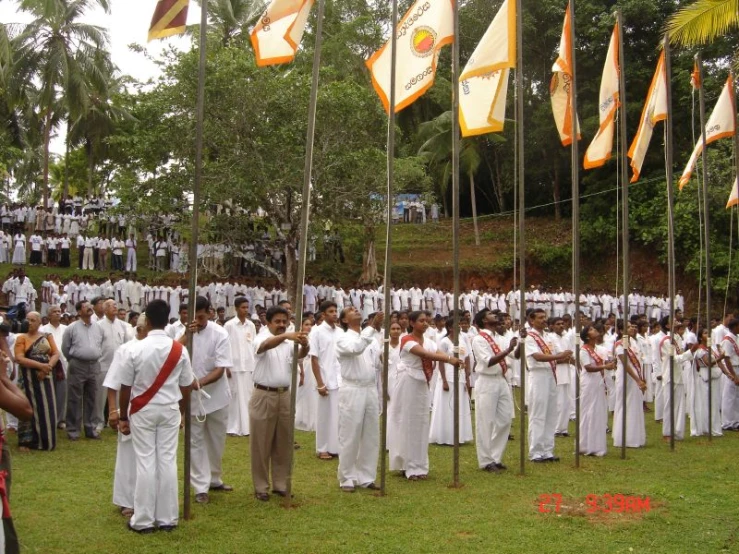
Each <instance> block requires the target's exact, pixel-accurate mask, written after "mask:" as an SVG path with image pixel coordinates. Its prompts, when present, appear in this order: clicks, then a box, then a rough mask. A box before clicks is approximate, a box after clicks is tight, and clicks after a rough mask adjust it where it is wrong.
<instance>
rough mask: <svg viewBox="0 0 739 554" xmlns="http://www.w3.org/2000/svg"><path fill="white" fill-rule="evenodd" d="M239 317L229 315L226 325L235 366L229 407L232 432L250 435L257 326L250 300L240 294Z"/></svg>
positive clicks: (229, 423)
mask: <svg viewBox="0 0 739 554" xmlns="http://www.w3.org/2000/svg"><path fill="white" fill-rule="evenodd" d="M234 306H235V307H236V317H234V318H231V319H229V320H228V321H227V322H226V323H225V325H224V326H223V328H224V329H225V330H226V332H227V333H228V338H229V341H230V342H231V357H232V361H233V367H232V368H231V378H230V380H229V385H230V389H231V403H230V404H229V407H228V427H227V428H226V432H227V433H228V434H229V435H237V436H247V435H248V434H249V400H250V399H251V394H252V390H253V389H254V381H253V380H252V372H253V371H254V338H255V337H256V336H257V330H256V327H255V326H254V324H253V323H252V322H251V320H250V319H249V301H248V300H247V299H246V298H244V297H243V296H240V297H238V298H236V300H234Z"/></svg>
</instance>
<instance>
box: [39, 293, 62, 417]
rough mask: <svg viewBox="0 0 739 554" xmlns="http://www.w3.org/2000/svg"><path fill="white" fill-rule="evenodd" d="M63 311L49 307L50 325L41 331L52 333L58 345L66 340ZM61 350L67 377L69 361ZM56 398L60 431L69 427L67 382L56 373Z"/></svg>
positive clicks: (60, 353)
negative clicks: (67, 418) (67, 422)
mask: <svg viewBox="0 0 739 554" xmlns="http://www.w3.org/2000/svg"><path fill="white" fill-rule="evenodd" d="M61 319H62V310H61V309H60V308H59V306H58V305H56V304H52V305H51V306H49V323H47V324H46V325H44V326H42V327H41V328H40V329H39V331H40V332H41V333H51V335H52V337H54V343H56V344H57V345H61V344H62V340H63V339H64V331H65V330H66V329H67V326H66V325H64V324H63V323H61ZM58 350H59V361H60V362H61V363H62V369H63V370H64V376H65V377H66V375H67V359H66V358H65V357H64V354H63V353H62V351H61V348H60V347H59V348H58ZM54 396H55V397H56V420H57V421H58V422H59V423H58V427H59V429H64V428H65V427H66V426H67V425H66V423H65V422H64V416H65V414H66V413H67V380H66V379H62V380H59V379H57V375H56V372H54Z"/></svg>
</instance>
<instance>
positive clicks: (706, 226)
mask: <svg viewBox="0 0 739 554" xmlns="http://www.w3.org/2000/svg"><path fill="white" fill-rule="evenodd" d="M695 63H696V64H697V65H698V74H699V75H700V83H701V84H700V88H699V89H698V102H699V105H700V118H701V142H702V145H703V151H702V156H701V157H702V158H703V160H702V161H703V166H702V167H703V237H704V238H703V242H704V246H705V253H706V324H708V325H709V326H710V323H711V244H710V239H711V227H710V223H709V218H708V213H709V209H708V159H707V155H708V152H706V98H705V94H704V92H703V63H702V60H701V55H700V52H698V53H697V54H696V55H695ZM732 92H733V91H732ZM708 342H709V345H708V414H709V415H708V417H709V419H708V440H709V442H710V441H712V440H713V433H712V430H711V424H712V423H713V422H712V421H711V419H710V418H711V415H710V414H711V408H712V404H713V394H712V392H711V388H712V387H711V350H712V348H713V345H712V344H710V342H711V339H710V337H709V339H708Z"/></svg>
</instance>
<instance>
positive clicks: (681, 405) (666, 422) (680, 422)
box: [662, 383, 685, 440]
mask: <svg viewBox="0 0 739 554" xmlns="http://www.w3.org/2000/svg"><path fill="white" fill-rule="evenodd" d="M673 387H674V391H673V396H674V399H675V439H677V440H683V437H684V436H685V385H683V384H682V383H679V384H678V383H675V384H674V385H673ZM662 392H663V393H662V396H663V397H664V399H665V404H664V414H663V415H664V418H663V419H662V436H663V437H669V436H670V431H671V427H670V384H669V383H667V384H666V385H665V386H664V388H663V391H662Z"/></svg>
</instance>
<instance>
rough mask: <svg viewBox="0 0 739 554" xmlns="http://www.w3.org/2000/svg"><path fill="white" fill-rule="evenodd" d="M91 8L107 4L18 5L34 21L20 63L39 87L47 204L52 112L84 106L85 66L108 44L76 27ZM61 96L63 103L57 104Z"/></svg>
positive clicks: (38, 0) (61, 0) (45, 1)
mask: <svg viewBox="0 0 739 554" xmlns="http://www.w3.org/2000/svg"><path fill="white" fill-rule="evenodd" d="M95 6H100V7H102V8H103V9H104V10H105V11H106V12H107V13H109V12H110V0H22V1H21V5H20V7H21V9H22V10H24V11H26V12H29V13H30V14H32V15H33V17H34V19H33V21H32V22H31V23H29V24H28V25H27V26H26V27H25V29H24V30H23V33H22V37H23V42H24V47H23V57H22V64H23V65H24V67H27V68H32V69H33V71H34V72H35V74H36V77H37V78H38V80H39V82H40V90H39V97H38V106H39V111H40V114H41V117H42V120H43V137H44V154H43V201H44V205H48V201H49V143H50V142H51V134H52V131H53V129H54V127H55V125H56V124H57V122H58V120H59V117H58V116H59V114H58V113H57V112H58V110H60V109H61V110H64V111H66V112H67V114H69V113H71V112H72V111H74V110H77V109H79V110H84V109H86V108H87V106H88V105H89V95H88V94H89V81H88V80H87V78H89V76H90V75H91V72H90V71H88V70H89V67H86V66H87V65H88V63H89V62H90V60H95V59H99V57H100V56H99V52H100V51H104V50H105V47H106V46H107V44H108V36H107V32H106V31H105V30H104V29H102V28H100V27H98V26H96V25H89V24H87V23H82V22H81V19H82V17H83V16H84V15H85V14H86V13H87V12H88V11H89V10H90V9H92V8H94V7H95ZM60 94H61V95H63V98H64V100H65V101H64V102H63V103H62V104H60V103H59V102H58V101H57V100H58V98H59V96H60Z"/></svg>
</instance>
